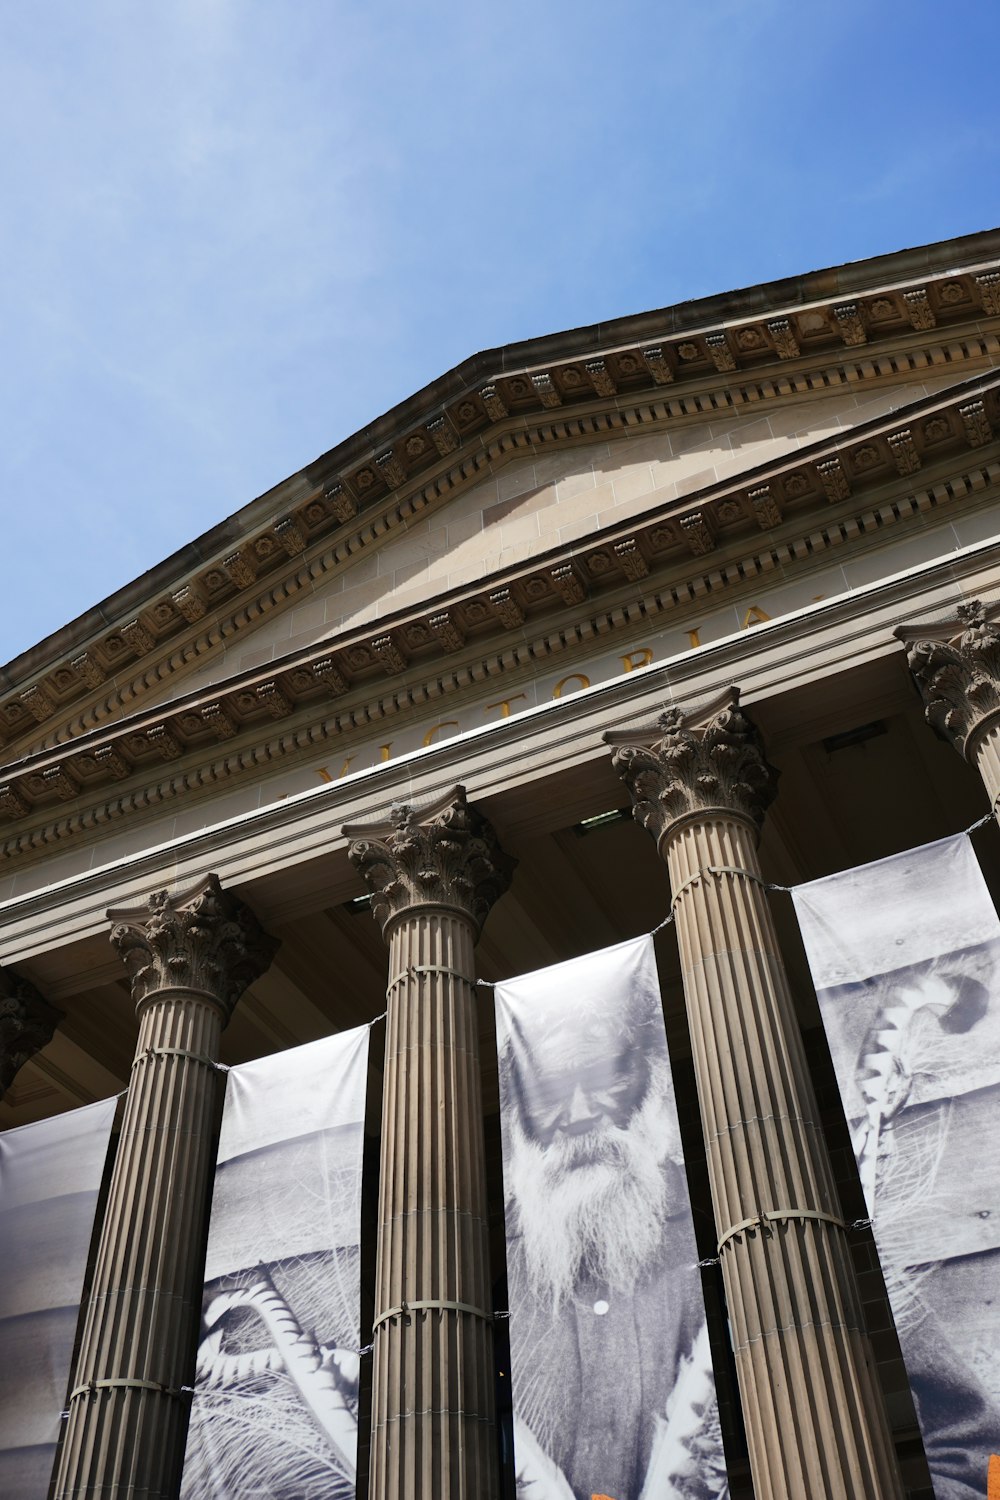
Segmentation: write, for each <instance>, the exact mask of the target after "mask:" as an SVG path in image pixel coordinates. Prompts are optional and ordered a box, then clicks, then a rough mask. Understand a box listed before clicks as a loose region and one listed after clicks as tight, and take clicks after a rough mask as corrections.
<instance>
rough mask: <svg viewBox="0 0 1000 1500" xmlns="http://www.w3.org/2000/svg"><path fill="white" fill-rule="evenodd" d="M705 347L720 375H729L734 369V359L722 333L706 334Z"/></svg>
mask: <svg viewBox="0 0 1000 1500" xmlns="http://www.w3.org/2000/svg"><path fill="white" fill-rule="evenodd" d="M705 347H706V349H707V350H708V353H709V357H710V358H711V361H712V363H713V365H714V366H715V368H716V369H717V370H718V372H719V374H720V375H729V374H730V373H731V372H732V371H733V370H735V369H736V359H735V356H734V355H733V351H732V350H731V349H730V347H729V340H728V339H727V338H726V335H725V334H724V333H706V335H705Z"/></svg>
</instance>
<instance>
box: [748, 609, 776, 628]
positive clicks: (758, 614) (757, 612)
mask: <svg viewBox="0 0 1000 1500" xmlns="http://www.w3.org/2000/svg"><path fill="white" fill-rule="evenodd" d="M770 618H771V616H770V615H769V614H768V613H767V611H766V610H764V609H761V607H760V605H759V604H751V606H750V608H749V609H748V610H747V612H746V614H745V615H744V616H743V629H744V630H749V629H750V626H751V625H763V623H764V621H765V620H769V619H770Z"/></svg>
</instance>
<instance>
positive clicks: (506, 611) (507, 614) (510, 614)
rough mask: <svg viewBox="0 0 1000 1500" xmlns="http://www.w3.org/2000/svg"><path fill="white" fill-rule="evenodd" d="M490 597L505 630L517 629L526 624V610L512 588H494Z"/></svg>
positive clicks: (494, 610) (494, 611)
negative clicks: (512, 591)
mask: <svg viewBox="0 0 1000 1500" xmlns="http://www.w3.org/2000/svg"><path fill="white" fill-rule="evenodd" d="M489 597H490V606H491V608H492V610H493V613H494V614H495V615H496V617H497V619H498V620H499V621H500V623H501V625H502V626H503V627H504V629H505V630H516V629H517V628H518V627H519V626H521V625H523V624H524V610H523V609H522V608H521V606H520V605H519V604H518V602H517V600H516V599H515V598H514V596H513V594H512V593H511V591H510V589H493V590H492V591H491V593H490V596H489Z"/></svg>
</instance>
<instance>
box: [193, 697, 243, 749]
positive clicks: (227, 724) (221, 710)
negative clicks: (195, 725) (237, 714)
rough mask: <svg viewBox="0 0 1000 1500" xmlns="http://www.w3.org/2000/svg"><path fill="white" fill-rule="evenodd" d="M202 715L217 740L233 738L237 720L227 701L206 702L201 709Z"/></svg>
mask: <svg viewBox="0 0 1000 1500" xmlns="http://www.w3.org/2000/svg"><path fill="white" fill-rule="evenodd" d="M201 717H202V719H203V720H204V721H205V724H206V725H207V726H208V728H209V729H210V730H211V731H212V733H213V734H214V735H215V737H216V739H217V740H231V739H232V737H233V735H234V734H235V733H236V720H235V719H234V718H233V715H232V712H231V711H230V709H229V707H228V705H227V704H225V703H222V702H219V701H218V700H217V701H216V702H215V703H206V704H205V706H204V708H203V709H202V711H201Z"/></svg>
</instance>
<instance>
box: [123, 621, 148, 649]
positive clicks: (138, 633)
mask: <svg viewBox="0 0 1000 1500" xmlns="http://www.w3.org/2000/svg"><path fill="white" fill-rule="evenodd" d="M119 634H120V635H121V638H122V640H123V641H127V642H128V644H129V645H130V646H131V648H132V650H133V651H134V652H135V654H136V656H147V655H148V654H149V652H150V651H152V649H153V647H154V646H155V645H156V640H155V638H154V636H152V635H151V634H150V632H149V631H148V630H147V629H146V627H145V625H144V624H143V623H142V621H141V620H129V621H128V623H127V624H126V625H122V626H121V627H120V629H119Z"/></svg>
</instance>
